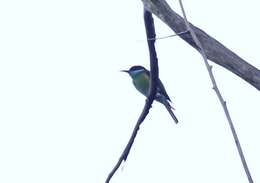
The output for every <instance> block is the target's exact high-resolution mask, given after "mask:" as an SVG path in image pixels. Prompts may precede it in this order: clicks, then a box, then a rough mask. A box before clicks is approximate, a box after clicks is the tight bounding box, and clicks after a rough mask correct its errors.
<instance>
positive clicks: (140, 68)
mask: <svg viewBox="0 0 260 183" xmlns="http://www.w3.org/2000/svg"><path fill="white" fill-rule="evenodd" d="M146 71H147V70H146V69H145V68H144V67H143V66H140V65H135V66H132V67H131V68H130V69H129V70H121V72H126V73H128V74H129V75H130V76H131V77H134V76H136V75H137V74H140V73H142V72H146Z"/></svg>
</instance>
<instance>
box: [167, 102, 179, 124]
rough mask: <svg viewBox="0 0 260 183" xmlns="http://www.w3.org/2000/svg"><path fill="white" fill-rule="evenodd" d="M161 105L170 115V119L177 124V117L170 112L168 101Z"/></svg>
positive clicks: (170, 107)
mask: <svg viewBox="0 0 260 183" xmlns="http://www.w3.org/2000/svg"><path fill="white" fill-rule="evenodd" d="M163 104H164V106H165V107H166V109H167V111H168V112H169V113H170V115H171V117H172V119H173V120H174V121H175V123H176V124H177V123H178V122H179V121H178V119H177V117H176V116H175V114H174V113H173V111H172V110H173V108H172V106H171V105H170V104H169V102H168V101H167V102H164V103H163Z"/></svg>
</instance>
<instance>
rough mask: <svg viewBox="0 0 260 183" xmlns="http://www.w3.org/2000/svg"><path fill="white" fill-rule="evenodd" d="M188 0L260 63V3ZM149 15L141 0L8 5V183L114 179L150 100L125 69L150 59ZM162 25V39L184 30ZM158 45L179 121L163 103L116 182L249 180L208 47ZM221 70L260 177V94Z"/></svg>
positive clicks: (209, 25)
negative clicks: (208, 64)
mask: <svg viewBox="0 0 260 183" xmlns="http://www.w3.org/2000/svg"><path fill="white" fill-rule="evenodd" d="M169 3H170V4H171V6H172V8H173V9H174V10H175V11H177V12H179V13H180V8H179V4H178V1H176V0H174V1H173V0H171V1H169ZM183 3H184V6H185V8H186V12H187V15H188V18H189V20H190V21H191V22H192V23H193V24H194V25H196V26H198V27H200V28H202V29H203V30H204V31H206V32H207V33H208V34H210V35H211V36H213V37H215V38H216V39H217V40H219V41H220V42H222V43H223V44H224V45H225V46H227V47H228V48H230V49H231V50H233V51H234V52H236V53H237V54H238V55H240V56H241V57H242V58H244V59H245V60H247V61H248V62H249V63H251V64H253V65H254V66H256V67H258V68H260V61H259V60H260V56H259V41H260V36H259V32H260V26H259V16H260V14H259V3H258V1H235V0H230V1H225V0H219V1H207V0H199V1H192V0H186V1H184V2H183ZM142 16H143V7H142V3H141V1H140V0H135V1H132V0H131V1H122V0H113V1H83V0H82V1H80V0H75V1H68V0H67V1H61V0H60V1H58V0H45V1H32V0H31V1H29V0H25V1H15V0H9V1H1V2H0V182H1V183H18V182H19V183H46V182H48V183H58V182H61V183H70V182H71V183H72V182H73V183H74V182H77V183H81V182H82V183H83V182H84V183H86V182H87V183H99V182H104V181H105V179H106V176H107V174H108V173H109V172H110V170H111V169H112V167H113V166H114V164H115V163H116V161H117V159H118V157H119V156H120V154H121V152H122V150H123V148H124V147H125V145H126V143H127V141H128V139H129V137H130V135H131V133H132V130H133V127H134V125H135V123H136V120H137V118H138V116H139V114H140V112H141V110H142V108H143V105H144V100H145V98H144V97H143V96H142V95H140V94H139V93H138V92H137V91H136V90H135V89H134V87H133V86H132V83H131V79H130V78H129V77H128V76H127V75H126V74H124V73H121V72H119V70H121V69H128V68H129V67H131V66H132V65H144V66H146V67H148V66H149V65H148V64H149V57H148V49H147V43H146V41H145V31H144V26H143V17H142ZM155 25H156V31H157V35H158V36H166V35H170V34H173V32H172V31H171V30H170V29H169V28H168V27H167V26H165V25H164V24H163V23H161V21H160V20H158V19H157V18H155ZM156 48H157V51H158V58H159V67H160V78H161V80H162V81H163V82H164V85H165V87H166V89H167V92H168V94H169V95H170V97H171V98H172V101H173V105H174V107H175V108H176V111H175V113H176V115H177V117H178V119H179V121H180V122H179V124H178V125H175V123H174V122H173V121H172V119H171V117H170V115H169V114H168V113H167V111H166V110H165V109H164V107H163V106H162V105H160V104H158V103H155V104H154V105H153V108H152V109H151V111H150V113H149V115H148V116H147V118H146V120H145V122H144V123H143V124H142V126H141V128H140V131H139V133H138V136H137V138H136V140H135V143H134V145H133V148H132V150H131V152H130V155H129V157H128V159H127V162H125V163H124V164H123V165H122V166H121V167H120V168H119V170H118V172H117V173H116V174H115V176H114V177H113V179H112V180H111V182H112V183H119V182H120V183H123V182H124V183H131V182H151V183H157V182H163V183H171V182H178V183H187V182H200V183H206V182H213V183H214V182H236V183H243V182H247V178H246V175H245V173H244V171H243V168H242V164H241V162H240V159H239V156H238V153H237V150H236V147H235V143H234V141H233V137H232V134H231V131H230V129H229V126H228V122H227V120H226V119H225V116H224V113H223V110H222V108H221V106H220V104H219V101H218V99H217V97H216V95H215V93H214V91H213V90H212V84H211V83H210V80H209V77H208V74H207V71H206V68H205V66H204V63H203V60H202V58H201V56H200V55H199V54H198V52H197V51H195V50H194V49H193V48H191V47H190V46H189V45H188V44H186V43H185V42H184V41H183V40H181V39H180V38H177V37H175V38H169V39H164V40H158V41H157V43H156ZM213 72H214V74H215V76H216V80H217V82H218V85H219V88H220V90H221V92H222V94H223V97H224V98H225V99H226V100H227V105H228V108H229V110H230V114H231V116H232V119H233V121H234V125H235V127H236V130H237V133H238V135H239V138H240V141H241V145H242V147H243V150H244V153H245V156H246V160H247V162H248V166H249V168H250V170H251V173H252V176H253V178H254V180H255V182H260V174H259V171H260V156H259V154H260V148H259V139H260V134H259V130H260V125H259V122H260V117H259V109H260V95H259V91H258V90H257V89H255V88H254V87H252V86H251V85H249V84H248V83H246V82H245V81H243V80H242V79H240V78H239V77H237V76H236V75H234V74H232V73H230V72H229V71H227V70H226V69H224V68H222V67H220V66H217V65H215V64H213Z"/></svg>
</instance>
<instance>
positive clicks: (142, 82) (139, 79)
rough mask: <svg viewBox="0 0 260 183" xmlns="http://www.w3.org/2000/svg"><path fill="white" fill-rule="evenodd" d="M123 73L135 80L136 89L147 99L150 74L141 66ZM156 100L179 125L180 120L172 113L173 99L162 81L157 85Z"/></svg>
mask: <svg viewBox="0 0 260 183" xmlns="http://www.w3.org/2000/svg"><path fill="white" fill-rule="evenodd" d="M122 72H126V73H128V74H129V75H130V77H131V78H132V79H133V84H134V86H135V88H136V89H137V90H138V91H139V92H140V93H142V94H143V95H144V96H146V97H147V95H148V91H149V85H150V72H149V71H148V70H147V69H145V68H144V67H143V66H139V65H137V66H133V67H131V68H130V69H129V70H122ZM155 100H156V101H158V102H160V103H162V104H163V105H164V106H165V107H166V109H167V111H168V112H169V113H170V115H171V117H172V118H173V120H174V121H175V122H176V123H178V119H177V118H176V116H175V115H174V113H173V111H172V109H173V107H172V106H171V104H170V102H171V99H170V97H169V96H168V94H167V92H166V90H165V88H164V86H163V84H162V82H161V80H160V79H159V80H158V83H157V93H156V95H155Z"/></svg>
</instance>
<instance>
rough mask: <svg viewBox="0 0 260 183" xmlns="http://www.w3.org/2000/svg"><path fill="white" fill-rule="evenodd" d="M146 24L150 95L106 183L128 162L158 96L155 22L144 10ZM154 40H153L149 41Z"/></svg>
mask: <svg viewBox="0 0 260 183" xmlns="http://www.w3.org/2000/svg"><path fill="white" fill-rule="evenodd" d="M144 23H145V30H146V36H147V42H148V47H149V54H150V76H151V77H150V83H151V84H150V89H149V94H148V96H147V99H146V101H145V105H144V108H143V111H142V113H141V115H140V117H139V119H138V121H137V123H136V125H135V128H134V130H133V132H132V135H131V137H130V139H129V141H128V143H127V145H126V147H125V149H124V151H123V153H122V154H121V156H120V158H119V159H118V161H117V163H116V165H115V167H114V168H113V169H112V171H111V172H110V173H109V175H108V177H107V179H106V183H109V181H110V179H111V178H112V177H113V175H114V174H115V172H116V171H117V169H118V168H119V166H120V165H121V163H122V162H123V161H126V159H127V157H128V154H129V152H130V149H131V147H132V145H133V143H134V140H135V137H136V135H137V132H138V130H139V128H140V125H141V124H142V122H143V121H144V119H145V117H146V116H147V115H148V113H149V109H150V108H151V106H152V103H153V101H154V97H155V94H156V86H157V81H158V72H159V71H158V70H159V69H158V60H157V55H156V51H155V46H154V43H155V39H154V38H155V29H154V22H153V17H152V14H151V13H150V12H148V11H146V10H145V9H144ZM150 38H152V40H149V39H150Z"/></svg>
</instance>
